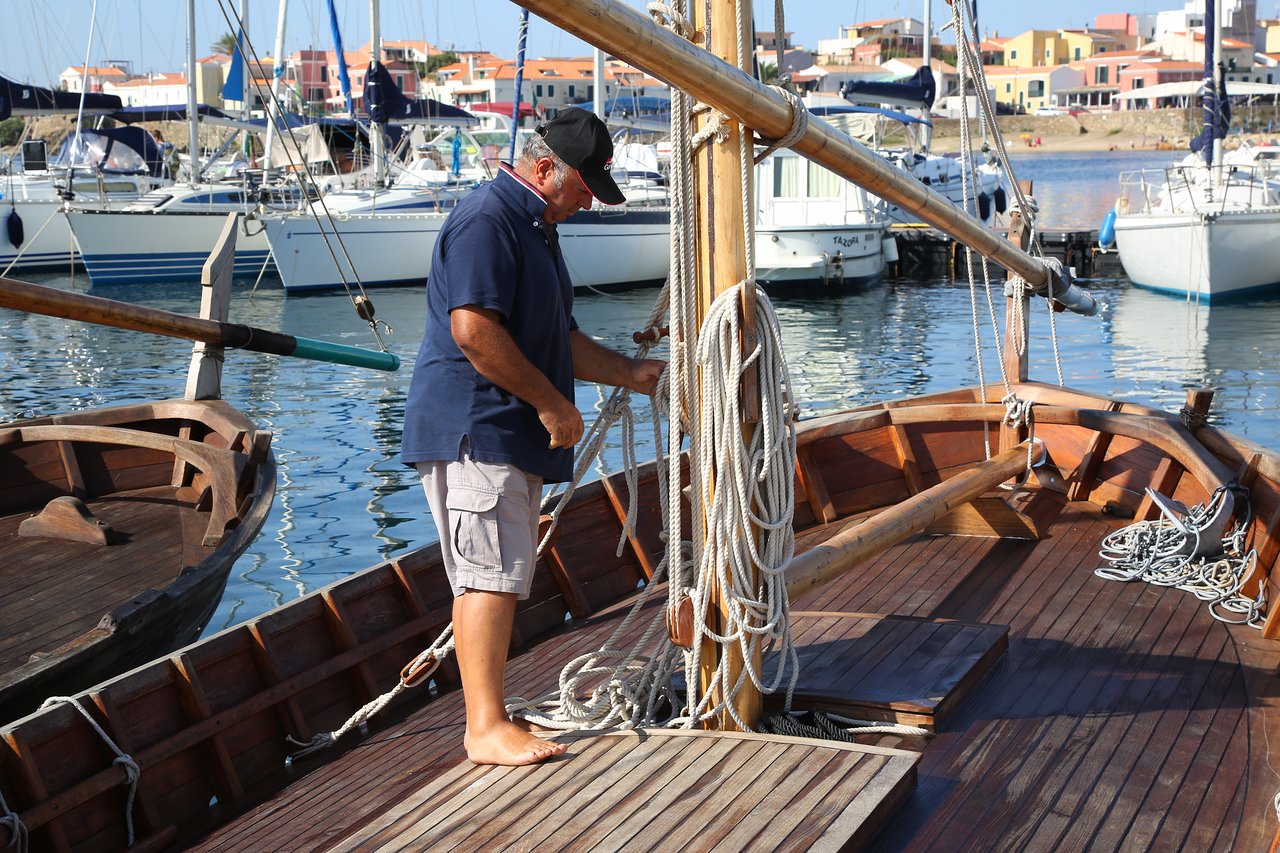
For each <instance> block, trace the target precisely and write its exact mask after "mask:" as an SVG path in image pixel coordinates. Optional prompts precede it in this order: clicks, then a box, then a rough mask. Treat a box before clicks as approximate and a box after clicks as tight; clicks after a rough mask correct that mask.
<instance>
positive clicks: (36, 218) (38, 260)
mask: <svg viewBox="0 0 1280 853" xmlns="http://www.w3.org/2000/svg"><path fill="white" fill-rule="evenodd" d="M11 210H14V211H17V213H18V216H20V217H21V218H22V231H23V241H22V243H21V244H20V245H18V246H14V245H13V244H12V243H10V242H9V239H8V234H7V233H6V234H5V236H4V237H3V238H0V271H3V270H5V269H8V267H9V265H10V264H13V265H14V267H15V268H16V269H23V270H39V269H51V268H57V267H62V268H65V267H67V266H69V265H70V264H73V263H75V261H76V243H75V239H74V238H73V237H72V236H71V228H70V227H69V226H68V225H67V218H66V217H65V216H63V215H62V200H61V199H57V200H38V201H37V200H32V201H22V200H18V201H16V202H14V203H13V204H12V205H10V204H9V202H8V200H7V199H6V200H3V201H0V218H7V217H8V216H9V212H10V211H11ZM14 261H17V263H16V264H14Z"/></svg>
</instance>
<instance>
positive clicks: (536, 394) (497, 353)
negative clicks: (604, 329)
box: [449, 305, 585, 448]
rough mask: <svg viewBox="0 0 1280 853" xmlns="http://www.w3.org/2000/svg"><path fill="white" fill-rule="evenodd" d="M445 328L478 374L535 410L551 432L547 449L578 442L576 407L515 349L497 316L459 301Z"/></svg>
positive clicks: (579, 428)
mask: <svg viewBox="0 0 1280 853" xmlns="http://www.w3.org/2000/svg"><path fill="white" fill-rule="evenodd" d="M449 330H450V332H451V334H452V335H453V340H454V342H455V343H457V345H458V348H459V349H461V350H462V354H463V355H465V356H466V357H467V360H468V361H470V362H471V364H472V366H474V367H475V369H476V370H477V371H478V372H479V373H480V375H481V376H483V377H484V378H485V379H488V380H489V381H490V382H492V383H493V384H494V385H497V386H498V387H499V388H501V389H503V390H504V391H506V392H508V393H509V394H514V395H515V396H517V397H519V398H520V399H521V400H524V401H525V402H526V403H528V404H529V405H530V406H533V408H534V409H536V410H537V412H538V419H539V420H541V421H542V425H543V427H545V428H546V430H547V433H548V434H549V435H550V436H551V444H550V446H551V447H553V448H554V447H573V446H574V445H575V444H577V443H578V439H580V438H582V433H583V430H584V429H585V427H584V426H583V423H582V415H581V414H580V413H579V412H578V407H577V406H575V405H574V404H573V403H572V402H570V401H569V400H567V399H565V397H564V395H563V394H561V393H560V392H559V391H558V390H557V389H556V387H555V385H553V384H552V383H551V380H550V379H548V378H547V377H546V375H545V374H543V372H542V371H541V370H538V368H536V367H534V366H533V363H532V362H530V361H529V359H528V358H526V357H525V354H524V353H523V352H521V351H520V347H518V346H517V345H516V342H515V339H514V338H512V337H511V333H510V332H509V331H507V327H506V326H504V325H503V324H502V315H501V314H499V313H498V312H497V311H493V310H491V309H489V308H481V307H479V306H478V305H463V306H461V307H459V308H455V309H453V311H452V312H451V313H450V314H449ZM574 354H575V355H576V354H577V350H576V349H575V350H574Z"/></svg>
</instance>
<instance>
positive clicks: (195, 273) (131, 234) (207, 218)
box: [66, 210, 270, 285]
mask: <svg viewBox="0 0 1280 853" xmlns="http://www.w3.org/2000/svg"><path fill="white" fill-rule="evenodd" d="M66 217H67V220H68V222H69V223H70V227H71V231H72V232H73V233H74V234H75V238H76V242H77V244H78V245H79V247H80V257H81V260H82V261H83V262H84V266H85V269H86V270H87V271H88V273H89V279H90V280H91V281H92V282H93V284H94V285H110V284H145V283H161V282H166V283H199V281H200V276H201V273H202V271H203V270H204V264H205V261H206V260H208V258H209V253H210V252H212V251H213V248H214V246H215V244H216V243H217V242H218V237H219V235H220V234H221V233H222V228H223V226H224V225H225V224H226V221H227V212H225V211H207V212H206V211H199V212H196V211H190V212H188V211H183V212H160V211H98V210H70V211H68V212H67V214H66ZM269 252H270V247H269V246H268V245H267V240H266V237H265V236H264V234H263V232H262V226H261V224H259V223H257V222H255V221H252V220H247V219H246V218H245V217H243V216H241V217H240V224H239V233H238V234H237V235H236V256H235V275H236V276H238V277H252V276H257V275H258V274H259V273H261V272H262V270H263V268H264V266H266V265H267V262H268V259H269ZM269 271H270V270H269V269H268V272H269Z"/></svg>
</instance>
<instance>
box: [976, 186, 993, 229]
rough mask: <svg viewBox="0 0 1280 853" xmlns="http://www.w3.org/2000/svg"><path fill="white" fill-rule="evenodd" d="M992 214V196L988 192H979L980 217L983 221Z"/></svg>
mask: <svg viewBox="0 0 1280 853" xmlns="http://www.w3.org/2000/svg"><path fill="white" fill-rule="evenodd" d="M990 216H991V196H989V195H987V194H986V193H978V218H979V219H981V220H982V221H983V222H986V221H987V219H988V218H989V217H990Z"/></svg>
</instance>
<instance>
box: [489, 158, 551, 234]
mask: <svg viewBox="0 0 1280 853" xmlns="http://www.w3.org/2000/svg"><path fill="white" fill-rule="evenodd" d="M503 176H505V177H506V178H508V180H499V181H497V182H496V183H497V186H498V187H499V188H500V189H501V190H502V191H503V194H504V195H505V196H507V198H509V199H510V200H511V201H512V202H513V203H515V204H516V205H518V206H519V207H520V208H521V209H522V210H524V211H526V212H527V213H529V214H530V215H531V216H532V217H533V219H534V220H535V222H534V224H535V225H537V227H539V228H541V227H542V224H543V222H542V215H543V213H545V212H546V210H547V200H546V199H545V198H543V197H542V193H540V192H538V190H537V188H535V187H534V185H533V184H531V183H529V182H528V181H526V180H525V179H524V178H522V177H520V176H519V175H518V174H516V171H515V170H514V169H512V168H511V167H510V166H508V165H507V164H506V163H499V164H498V177H499V178H502V177H503Z"/></svg>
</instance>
